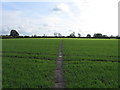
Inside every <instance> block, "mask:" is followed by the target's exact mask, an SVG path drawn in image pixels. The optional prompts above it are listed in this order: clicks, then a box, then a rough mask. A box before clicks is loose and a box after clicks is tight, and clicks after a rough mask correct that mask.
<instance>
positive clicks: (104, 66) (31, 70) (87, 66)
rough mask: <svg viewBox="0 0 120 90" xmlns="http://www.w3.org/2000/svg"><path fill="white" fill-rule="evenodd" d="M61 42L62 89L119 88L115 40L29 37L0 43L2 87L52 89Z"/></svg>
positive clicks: (116, 43) (116, 41)
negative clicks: (63, 82) (63, 83)
mask: <svg viewBox="0 0 120 90" xmlns="http://www.w3.org/2000/svg"><path fill="white" fill-rule="evenodd" d="M61 40H63V45H62V46H63V49H62V52H63V69H64V80H65V88H117V87H120V85H119V83H118V64H119V63H118V56H119V55H118V40H117V39H77V38H76V39H74V38H72V39H71V38H64V39H53V38H49V39H48V38H44V39H43V38H41V39H38V38H34V39H33V38H29V39H3V40H2V41H3V43H2V45H3V47H2V49H3V50H2V51H1V52H2V57H3V60H2V62H3V65H2V66H3V69H2V71H3V75H2V78H3V80H2V81H3V88H53V86H54V70H55V68H56V60H57V54H58V46H59V44H60V41H61ZM119 57H120V56H119ZM96 60H97V61H96ZM102 60H103V61H105V62H103V61H102ZM106 61H107V62H106ZM113 61H115V62H113Z"/></svg>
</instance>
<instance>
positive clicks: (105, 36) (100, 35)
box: [1, 30, 120, 39]
mask: <svg viewBox="0 0 120 90" xmlns="http://www.w3.org/2000/svg"><path fill="white" fill-rule="evenodd" d="M1 37H2V38H51V37H52V38H56V37H57V38H58V37H59V38H117V39H119V38H120V37H119V36H113V35H111V36H107V35H102V34H101V33H95V34H94V35H93V36H91V35H90V34H87V35H86V37H82V36H81V34H80V33H78V36H75V32H72V33H71V34H70V35H68V36H62V34H61V33H56V32H55V33H54V36H46V35H45V34H44V35H43V36H37V35H33V36H20V35H19V33H18V32H17V31H16V30H11V31H10V35H2V36H1Z"/></svg>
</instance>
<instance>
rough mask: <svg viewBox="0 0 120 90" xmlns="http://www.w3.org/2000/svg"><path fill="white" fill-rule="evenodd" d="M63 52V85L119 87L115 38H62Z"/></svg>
mask: <svg viewBox="0 0 120 90" xmlns="http://www.w3.org/2000/svg"><path fill="white" fill-rule="evenodd" d="M63 55H64V56H63V57H64V62H63V63H64V64H63V65H64V79H65V83H66V84H65V87H66V88H117V87H119V85H118V62H111V61H118V40H108V39H100V40H99V39H98V40H97V39H85V40H83V39H65V40H64V42H63ZM95 60H97V61H95ZM101 60H103V61H108V62H103V61H101ZM98 61H99V62H98Z"/></svg>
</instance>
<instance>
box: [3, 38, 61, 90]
mask: <svg viewBox="0 0 120 90" xmlns="http://www.w3.org/2000/svg"><path fill="white" fill-rule="evenodd" d="M59 41H60V40H58V39H4V40H3V51H2V52H3V55H2V56H3V69H2V71H3V77H2V78H3V83H2V84H3V88H52V87H53V86H54V82H53V81H54V69H55V67H56V59H57V53H58V45H59Z"/></svg>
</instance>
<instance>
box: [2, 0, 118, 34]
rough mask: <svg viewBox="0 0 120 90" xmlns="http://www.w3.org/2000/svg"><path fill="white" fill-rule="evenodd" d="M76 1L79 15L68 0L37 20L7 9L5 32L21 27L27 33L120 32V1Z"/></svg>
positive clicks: (20, 30) (4, 13) (4, 17)
mask: <svg viewBox="0 0 120 90" xmlns="http://www.w3.org/2000/svg"><path fill="white" fill-rule="evenodd" d="M72 4H73V5H75V6H76V7H77V8H76V9H77V10H78V11H79V12H80V13H79V15H76V13H74V12H73V11H72V10H74V9H72V7H71V5H69V4H67V3H64V2H63V3H59V4H57V5H56V6H55V7H54V8H53V10H54V12H51V14H49V15H46V16H42V17H39V18H37V19H34V18H29V17H24V12H22V11H10V12H9V11H3V26H4V25H5V28H3V30H4V31H3V32H4V33H6V32H9V30H10V29H17V30H18V31H19V32H20V33H21V34H24V35H27V34H28V35H32V34H37V35H43V34H47V35H53V33H54V32H60V33H61V34H62V35H69V34H70V33H71V32H76V33H78V32H79V33H81V34H82V35H84V36H86V34H88V33H90V34H92V35H93V34H94V33H97V32H100V33H103V34H107V35H111V34H113V35H117V33H118V28H117V27H118V24H117V23H118V22H117V20H118V16H117V15H118V10H117V9H118V7H117V5H118V2H117V0H116V1H115V0H73V3H72ZM6 25H7V26H6ZM76 35H77V34H76Z"/></svg>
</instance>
